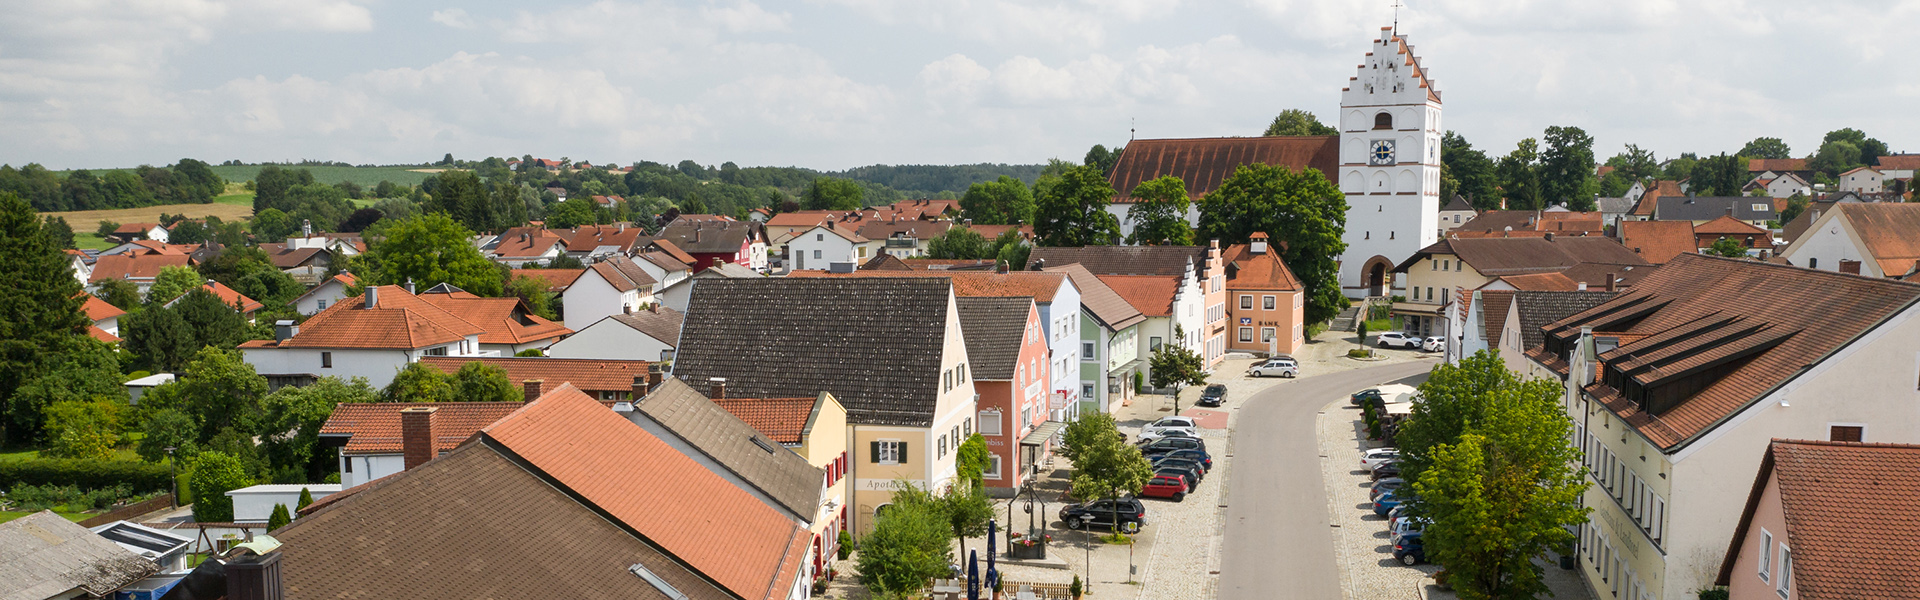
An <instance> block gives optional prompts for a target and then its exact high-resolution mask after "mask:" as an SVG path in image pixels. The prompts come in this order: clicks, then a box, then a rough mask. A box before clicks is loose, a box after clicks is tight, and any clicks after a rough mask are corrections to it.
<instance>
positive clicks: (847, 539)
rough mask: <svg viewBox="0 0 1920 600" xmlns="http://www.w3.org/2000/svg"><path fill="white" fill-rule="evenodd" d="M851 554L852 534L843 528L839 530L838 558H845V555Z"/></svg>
mask: <svg viewBox="0 0 1920 600" xmlns="http://www.w3.org/2000/svg"><path fill="white" fill-rule="evenodd" d="M852 555H853V534H852V533H850V532H848V531H847V530H845V529H842V530H840V560H846V559H847V557H849V556H852Z"/></svg>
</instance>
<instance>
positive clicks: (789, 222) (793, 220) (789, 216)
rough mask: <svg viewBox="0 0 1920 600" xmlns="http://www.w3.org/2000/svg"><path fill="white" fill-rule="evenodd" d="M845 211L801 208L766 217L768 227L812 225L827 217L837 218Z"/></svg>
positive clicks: (824, 220)
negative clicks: (800, 209)
mask: <svg viewBox="0 0 1920 600" xmlns="http://www.w3.org/2000/svg"><path fill="white" fill-rule="evenodd" d="M846 212H847V211H829V210H802V211H796V212H787V213H780V214H777V215H774V216H773V217H772V218H770V219H767V226H768V227H813V226H815V225H819V224H821V223H825V222H826V221H827V220H828V219H835V218H839V216H840V215H842V214H846Z"/></svg>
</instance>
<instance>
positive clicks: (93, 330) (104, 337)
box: [87, 325, 120, 344]
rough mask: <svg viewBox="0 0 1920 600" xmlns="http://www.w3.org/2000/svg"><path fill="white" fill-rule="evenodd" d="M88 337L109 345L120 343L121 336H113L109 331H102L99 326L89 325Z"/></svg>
mask: <svg viewBox="0 0 1920 600" xmlns="http://www.w3.org/2000/svg"><path fill="white" fill-rule="evenodd" d="M87 335H90V336H93V339H96V340H100V341H102V342H106V343H109V344H118V343H120V336H116V335H114V334H111V333H107V330H105V329H101V328H100V327H99V326H97V325H88V326H87Z"/></svg>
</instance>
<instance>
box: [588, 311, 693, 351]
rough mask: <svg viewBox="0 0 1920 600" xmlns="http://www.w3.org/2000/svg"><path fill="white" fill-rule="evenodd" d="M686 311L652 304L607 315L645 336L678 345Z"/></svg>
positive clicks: (673, 345) (670, 344)
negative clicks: (643, 308)
mask: <svg viewBox="0 0 1920 600" xmlns="http://www.w3.org/2000/svg"><path fill="white" fill-rule="evenodd" d="M686 316H687V315H686V313H682V312H680V311H677V310H674V309H673V307H670V306H661V305H659V304H653V305H651V306H648V307H647V309H646V310H642V311H636V312H631V313H626V314H619V315H613V316H610V317H607V318H609V319H613V320H614V321H615V322H617V323H620V324H621V325H626V326H628V327H632V328H633V330H634V331H638V332H640V333H644V334H646V335H647V337H650V338H653V339H656V340H660V342H661V343H664V344H666V345H668V346H672V347H678V346H679V345H680V323H681V322H682V321H684V320H685V319H686Z"/></svg>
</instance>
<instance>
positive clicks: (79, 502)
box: [7, 483, 136, 512]
mask: <svg viewBox="0 0 1920 600" xmlns="http://www.w3.org/2000/svg"><path fill="white" fill-rule="evenodd" d="M135 497H136V496H135V494H134V493H133V489H132V488H129V487H127V486H125V485H117V486H113V487H110V488H101V489H95V490H87V491H81V490H80V488H78V487H74V486H71V485H32V484H25V483H22V484H16V485H14V486H13V488H12V489H10V490H8V491H7V499H8V500H9V501H11V502H12V503H13V509H14V510H21V511H36V512H37V511H42V510H48V509H52V508H55V507H59V506H62V505H64V506H66V509H67V511H68V512H81V511H88V510H101V509H105V508H108V507H111V506H113V505H114V504H115V503H118V502H119V501H120V500H121V499H127V498H135Z"/></svg>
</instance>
